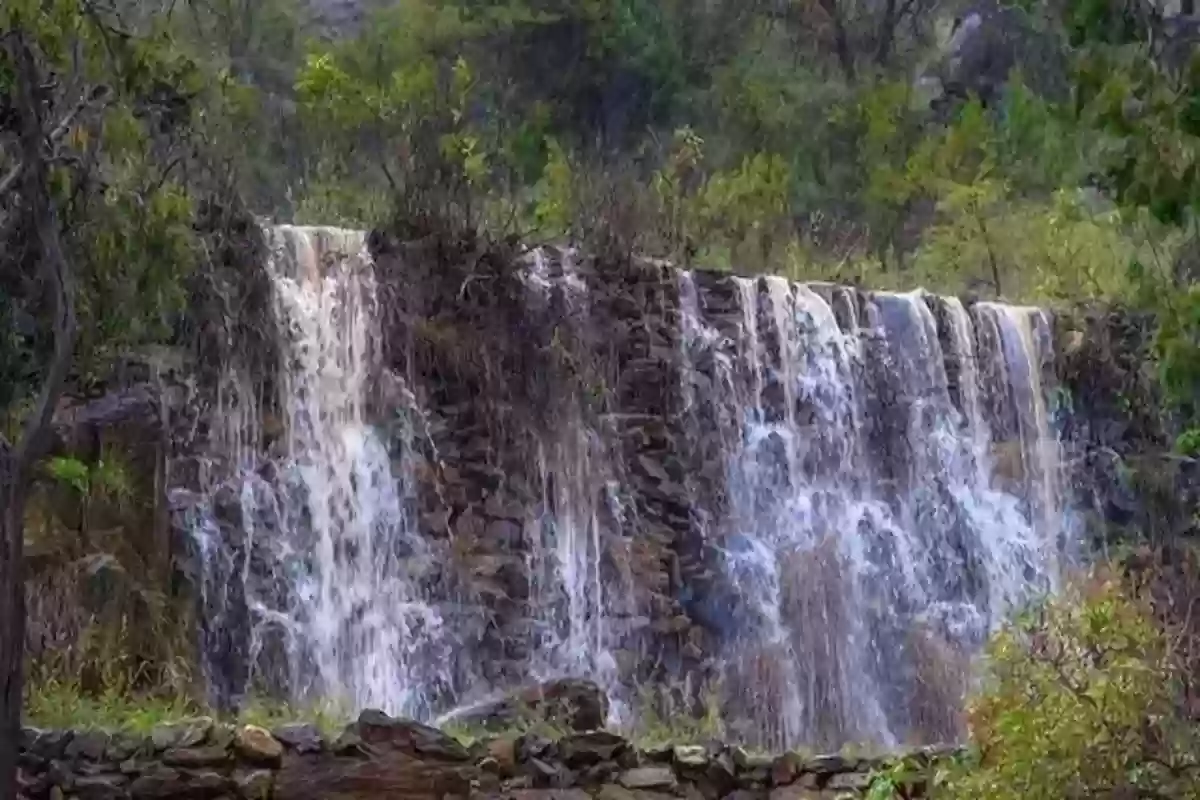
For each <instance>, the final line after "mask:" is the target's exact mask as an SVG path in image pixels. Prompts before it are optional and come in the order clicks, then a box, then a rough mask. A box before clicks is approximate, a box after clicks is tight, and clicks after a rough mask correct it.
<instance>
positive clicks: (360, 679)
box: [192, 226, 449, 716]
mask: <svg viewBox="0 0 1200 800" xmlns="http://www.w3.org/2000/svg"><path fill="white" fill-rule="evenodd" d="M267 233H268V244H269V245H270V247H271V257H270V259H269V262H268V265H267V272H268V275H269V277H270V280H271V283H272V289H273V295H274V312H275V320H274V322H275V326H276V331H277V335H278V342H277V345H278V348H279V355H280V359H281V361H280V370H279V376H280V377H279V387H278V389H279V392H278V407H279V409H280V416H281V417H282V418H281V419H279V420H278V423H277V425H278V428H279V430H278V434H277V437H276V439H275V441H274V443H273V444H272V445H271V449H270V451H269V452H263V450H262V448H261V447H260V442H259V438H260V435H261V434H260V432H259V431H258V429H257V427H256V426H257V424H258V418H259V416H260V415H261V413H262V409H261V407H260V406H259V404H257V403H253V402H248V400H249V398H248V392H247V391H246V390H245V388H244V387H245V386H247V385H248V381H246V380H245V378H244V376H241V377H239V376H237V375H236V374H235V375H233V376H231V378H230V379H229V380H227V381H226V383H227V384H228V387H231V388H227V387H226V386H223V387H222V391H221V393H220V394H219V397H221V398H224V397H225V396H226V395H233V396H235V397H237V398H238V400H239V401H240V402H239V403H237V404H236V405H234V407H235V408H236V410H237V413H236V414H232V413H230V411H231V409H229V408H227V407H226V406H227V405H231V404H229V403H227V402H225V401H224V400H222V402H221V404H220V405H219V406H218V407H217V409H216V410H215V412H216V413H215V415H214V417H215V419H216V420H217V421H218V422H219V423H223V424H221V425H220V427H219V428H218V431H219V435H218V436H216V437H214V445H215V447H216V450H217V451H218V452H223V453H226V454H234V460H233V464H232V466H233V467H234V468H233V469H232V470H230V469H226V471H225V473H224V475H222V476H221V480H222V481H223V483H222V484H221V485H220V486H212V485H211V481H210V489H212V490H213V491H212V492H211V494H212V497H213V505H214V506H219V505H220V503H221V502H223V501H222V500H221V498H222V497H224V498H225V500H224V502H225V503H226V504H227V505H228V503H229V501H230V500H231V499H232V496H234V495H236V498H237V505H238V508H237V510H236V513H234V514H233V515H232V516H235V517H236V526H235V527H236V528H237V529H238V530H237V531H236V535H237V536H236V538H235V539H233V540H231V537H229V536H222V535H221V528H220V525H218V524H217V522H216V520H217V519H218V518H219V517H220V516H221V514H220V513H219V512H218V513H210V514H201V515H200V519H199V520H198V521H197V522H196V523H194V524H193V526H192V529H193V531H194V535H195V536H196V538H197V540H198V541H199V543H200V548H199V549H200V551H201V558H202V562H203V563H204V564H205V568H206V569H208V570H210V571H212V572H213V574H212V575H211V576H210V577H211V578H213V579H214V580H209V581H205V582H204V583H205V585H218V586H220V587H222V591H225V589H224V587H233V588H234V590H235V591H236V592H237V593H238V594H239V595H242V597H241V598H239V599H240V600H241V603H240V605H242V606H243V608H242V609H241V614H242V615H243V616H245V617H247V618H248V619H246V620H245V627H246V628H248V630H242V631H240V635H242V636H244V637H245V638H246V639H247V641H248V642H249V646H248V650H249V652H248V653H246V654H245V656H246V657H245V659H244V660H245V662H246V663H247V665H248V669H258V670H260V671H264V670H265V671H278V672H281V673H283V674H282V675H267V676H263V677H264V678H265V679H267V680H268V682H270V681H274V682H275V683H277V684H282V685H283V686H284V687H285V688H286V690H287V692H288V693H289V694H290V695H291V696H292V697H293V698H296V699H301V700H313V701H321V702H334V703H336V704H338V705H344V706H348V707H351V708H363V707H376V708H383V709H386V710H389V711H393V712H397V713H407V714H414V715H422V716H423V715H426V714H427V713H428V712H429V706H430V698H431V696H432V695H433V694H434V692H435V691H437V690H438V689H439V688H440V686H441V685H442V684H444V683H445V680H444V675H445V673H446V670H447V667H446V666H445V665H446V664H447V663H448V662H447V661H446V660H445V659H447V658H448V655H449V650H448V647H449V644H448V643H447V641H446V640H445V635H446V632H445V631H444V630H443V629H442V621H441V618H440V616H439V614H438V612H437V611H436V609H435V608H434V607H433V606H431V605H430V604H428V603H427V602H425V600H424V598H423V596H422V592H421V581H422V576H423V574H424V572H425V571H426V569H427V568H428V561H429V557H428V553H427V548H426V546H425V543H424V542H423V540H422V539H421V538H420V537H419V536H418V535H417V532H416V526H415V523H414V520H413V513H412V500H413V498H412V497H411V492H412V490H413V489H412V487H413V486H414V481H413V480H412V476H411V475H410V474H407V470H409V469H410V468H411V459H410V458H407V457H406V455H407V454H406V453H405V452H404V450H405V448H406V446H407V445H408V443H407V442H401V443H400V445H399V449H400V452H398V453H395V454H393V453H391V452H389V448H388V446H387V444H386V443H385V442H384V440H383V439H382V438H381V435H380V433H379V432H378V431H377V429H376V428H375V427H374V426H373V425H372V424H371V423H370V422H369V421H368V419H367V413H366V404H367V396H368V390H369V388H370V385H371V381H372V380H373V378H374V377H375V375H376V367H377V355H378V348H377V337H378V331H377V329H376V328H375V311H376V309H375V286H374V275H373V272H372V263H371V259H370V256H369V254H368V253H367V251H366V249H365V240H364V236H363V234H361V233H359V232H355V231H346V230H340V229H334V228H303V227H294V226H281V227H278V228H274V229H271V230H269V231H268V232H267ZM393 456H395V457H393ZM225 516H226V517H228V516H230V513H229V512H228V511H227V512H226V513H225ZM227 527H228V526H227ZM241 537H244V539H242V538H241ZM225 561H231V562H236V564H233V563H231V564H230V565H228V566H225V567H224V568H221V567H220V565H221V564H222V563H223V562H225ZM229 600H230V598H224V599H223V602H219V603H215V604H214V605H215V606H216V607H219V608H220V609H221V610H222V615H224V614H227V613H229V609H231V608H234V609H236V608H237V606H238V605H239V603H231V602H230V601H229ZM219 619H220V618H218V619H215V620H210V622H212V623H216V624H217V625H219V624H220V621H219ZM213 627H215V626H213ZM216 635H218V636H219V635H221V634H220V633H219V632H218V633H217V634H216ZM264 648H265V649H266V650H272V651H274V652H273V657H272V658H265V657H264ZM281 661H282V662H284V663H273V662H281ZM264 663H266V664H267V665H268V666H265V667H264ZM272 663H273V666H271V665H272ZM224 671H225V673H228V672H229V670H228V668H226V669H225V670H224ZM241 677H242V683H243V685H241V686H227V687H225V689H226V691H231V692H232V693H233V694H239V693H242V692H245V691H248V690H249V689H250V688H251V687H250V684H251V682H252V681H253V680H254V677H255V676H253V675H251V674H248V673H246V674H243V675H242V676H241Z"/></svg>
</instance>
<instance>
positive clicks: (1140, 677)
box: [936, 574, 1200, 800]
mask: <svg viewBox="0 0 1200 800" xmlns="http://www.w3.org/2000/svg"><path fill="white" fill-rule="evenodd" d="M985 667H986V671H987V672H986V676H985V682H984V685H983V688H982V690H981V691H980V693H979V694H978V695H977V696H976V697H975V698H974V700H973V702H972V706H971V711H970V724H971V737H972V741H973V743H974V746H975V756H974V757H973V758H972V759H970V760H968V762H967V763H965V764H963V765H960V766H957V767H954V768H953V769H950V771H949V772H948V773H947V774H946V775H945V776H944V777H945V780H944V782H943V785H942V786H941V788H940V789H939V791H938V793H937V795H936V796H938V797H947V798H972V799H973V800H988V798H997V799H999V798H1009V797H1013V796H1019V797H1024V798H1030V799H1031V800H1037V799H1038V798H1046V800H1050V799H1051V798H1054V799H1055V800H1057V798H1062V797H1092V796H1102V795H1103V796H1108V795H1111V794H1113V793H1122V792H1125V793H1129V794H1130V796H1155V797H1177V798H1189V797H1198V796H1200V781H1197V780H1196V778H1197V775H1198V774H1200V773H1197V770H1198V769H1200V763H1198V762H1197V761H1196V759H1195V755H1194V753H1195V752H1196V751H1195V745H1196V738H1195V737H1196V733H1197V732H1196V730H1195V729H1194V727H1193V725H1192V723H1191V722H1190V721H1189V720H1187V719H1186V718H1185V717H1184V716H1183V715H1182V714H1181V712H1180V711H1179V705H1178V703H1177V701H1178V699H1179V698H1177V697H1176V696H1175V690H1176V689H1177V687H1178V686H1179V683H1178V679H1179V678H1180V677H1181V676H1180V674H1179V671H1178V666H1177V662H1176V661H1175V660H1174V656H1173V653H1172V650H1171V646H1170V642H1169V641H1168V640H1167V639H1166V637H1165V636H1164V634H1163V632H1162V631H1161V629H1159V628H1158V627H1157V626H1156V625H1155V623H1154V621H1153V620H1152V618H1151V617H1150V616H1149V614H1148V613H1147V612H1146V611H1145V610H1144V609H1143V608H1142V607H1141V605H1140V604H1139V603H1138V602H1136V601H1134V600H1131V599H1129V598H1128V597H1127V596H1126V595H1125V594H1124V593H1123V590H1122V587H1121V586H1120V585H1119V583H1118V581H1117V580H1116V579H1113V578H1109V577H1107V576H1104V575H1099V574H1097V575H1096V576H1093V577H1092V578H1091V579H1089V580H1087V581H1085V582H1081V583H1077V584H1074V585H1072V586H1070V587H1068V588H1067V590H1066V591H1065V592H1064V594H1063V595H1062V597H1060V598H1058V599H1055V600H1053V601H1050V602H1049V603H1046V604H1044V605H1042V606H1040V607H1037V608H1035V609H1033V610H1031V611H1030V612H1028V613H1026V614H1024V615H1022V616H1020V617H1019V618H1018V619H1017V620H1016V621H1014V622H1013V623H1012V624H1010V625H1009V626H1008V627H1007V628H1006V629H1005V630H1004V631H1002V632H1001V633H999V634H998V635H997V636H996V637H995V638H994V639H993V641H992V642H991V643H990V645H989V647H988V653H987V661H986V664H985Z"/></svg>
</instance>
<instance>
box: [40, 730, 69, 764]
mask: <svg viewBox="0 0 1200 800" xmlns="http://www.w3.org/2000/svg"><path fill="white" fill-rule="evenodd" d="M30 730H33V729H30ZM73 738H75V734H74V733H72V732H71V731H38V732H37V733H36V734H35V736H34V741H33V751H34V752H35V753H36V754H37V755H39V756H41V757H42V758H45V759H53V758H62V757H63V756H64V755H65V754H66V752H67V745H68V744H70V743H71V740H72V739H73Z"/></svg>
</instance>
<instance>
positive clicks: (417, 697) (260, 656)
mask: <svg viewBox="0 0 1200 800" xmlns="http://www.w3.org/2000/svg"><path fill="white" fill-rule="evenodd" d="M265 234H266V239H267V243H268V245H269V251H270V257H269V259H268V260H267V263H266V264H265V265H264V274H265V278H266V280H267V282H268V283H269V285H270V289H271V303H272V305H271V316H270V319H266V320H262V321H261V323H262V324H263V325H265V326H266V328H267V329H268V330H269V331H270V332H272V334H273V336H271V337H270V338H271V348H272V350H273V352H272V356H273V358H274V359H275V360H276V363H277V364H278V369H277V370H276V373H277V374H275V375H273V377H272V379H271V380H270V381H264V380H262V379H260V378H261V376H257V375H254V374H252V371H251V370H249V369H248V368H247V367H246V366H245V365H244V364H240V363H230V364H226V365H224V367H225V369H224V371H223V373H222V374H221V376H220V379H219V380H217V381H216V382H215V385H213V386H212V387H210V390H209V394H208V395H207V396H208V398H209V406H208V408H207V411H208V413H207V415H206V417H205V419H206V423H205V424H204V426H203V430H202V431H201V433H202V434H203V435H202V436H200V437H199V438H201V439H203V440H204V442H205V445H204V448H203V452H202V453H201V454H200V456H199V457H198V458H197V459H196V460H197V463H198V465H199V469H198V470H197V474H196V477H195V480H194V481H193V483H194V484H195V487H196V491H195V492H193V493H192V494H194V495H195V497H194V498H193V501H191V502H189V504H187V506H186V508H187V513H186V522H185V526H186V529H187V532H188V533H189V534H190V541H191V543H192V548H193V551H194V552H193V555H194V556H195V558H194V563H195V568H196V575H195V576H194V577H195V584H196V586H197V590H198V591H197V594H198V597H197V601H198V603H199V605H200V609H201V614H200V617H201V622H200V649H201V651H202V654H203V657H204V660H203V665H204V669H205V676H206V678H207V680H208V684H209V687H210V689H211V690H212V693H213V695H214V699H215V700H217V701H218V702H220V703H237V702H238V701H239V699H240V698H243V697H245V696H247V695H251V694H256V693H259V692H264V691H265V692H269V693H274V694H279V695H283V696H284V697H286V698H287V699H289V700H291V701H293V702H302V703H309V702H319V703H325V702H333V703H336V704H339V705H340V706H343V707H345V708H347V709H349V710H357V709H361V708H364V707H378V708H382V709H384V710H386V711H389V712H391V713H396V714H404V715H408V716H412V717H416V718H419V719H424V720H430V719H437V718H440V717H444V716H445V715H446V714H447V713H449V714H450V715H451V716H453V711H452V709H453V708H455V707H472V708H474V707H477V706H480V704H483V703H486V702H487V700H488V698H491V697H494V696H496V695H497V694H499V693H502V692H504V691H506V690H509V689H511V688H512V684H514V683H523V682H526V681H529V680H536V679H549V678H556V677H560V676H573V677H587V678H590V679H592V680H595V681H596V682H598V683H599V684H601V685H602V686H603V687H604V688H605V689H606V690H607V691H609V693H610V696H611V697H612V699H613V701H614V703H613V708H614V719H613V720H612V721H613V722H625V721H629V719H630V715H632V714H636V709H634V708H632V707H631V706H630V705H629V701H630V700H632V699H634V692H635V690H637V689H639V688H641V687H639V686H638V684H639V682H642V681H663V682H664V683H667V682H669V683H671V687H672V688H671V689H670V691H673V692H676V690H678V691H677V692H676V694H678V693H684V694H690V693H699V692H700V691H701V690H700V689H699V688H697V687H699V686H700V685H701V684H704V685H705V687H706V688H705V689H704V690H703V691H706V692H707V691H709V689H710V688H711V689H712V691H713V692H715V693H717V694H719V696H720V701H721V707H722V713H723V717H724V722H725V724H726V727H727V729H728V730H729V735H730V736H731V737H732V738H735V739H737V740H739V741H741V742H744V743H747V744H751V745H757V746H762V747H767V748H771V749H779V748H784V747H795V746H819V747H838V746H840V745H842V744H844V743H847V742H864V743H865V742H872V743H875V744H878V745H881V746H891V745H895V744H898V743H900V742H907V741H911V740H913V739H916V738H924V739H954V738H957V737H959V736H961V734H962V721H961V719H959V718H958V716H957V710H958V709H960V708H961V700H962V697H961V693H962V692H963V691H964V689H965V685H966V674H965V671H964V665H965V663H966V660H967V659H969V657H970V656H971V655H973V654H975V653H977V652H978V650H979V648H980V646H981V645H982V643H983V642H984V641H985V640H986V638H987V637H988V635H989V634H990V633H991V632H993V631H994V630H995V629H996V627H997V626H998V625H1000V624H1001V623H1002V622H1003V621H1004V619H1005V618H1006V617H1007V615H1008V614H1009V613H1010V612H1011V611H1012V609H1013V608H1014V607H1016V606H1019V605H1021V604H1023V603H1025V602H1026V601H1028V600H1030V599H1032V598H1035V597H1037V596H1038V595H1039V594H1041V593H1044V592H1047V591H1054V590H1055V589H1056V588H1057V585H1058V581H1059V578H1060V575H1061V572H1062V569H1063V567H1064V562H1065V560H1066V559H1067V555H1066V554H1067V553H1069V552H1070V549H1071V548H1070V545H1071V542H1072V531H1071V530H1070V529H1069V527H1068V525H1067V522H1066V520H1067V515H1066V514H1065V510H1064V494H1065V481H1064V478H1063V474H1062V472H1063V468H1062V465H1061V464H1060V454H1059V449H1058V442H1057V440H1056V438H1055V435H1054V432H1053V430H1052V424H1053V422H1054V420H1053V419H1052V416H1051V414H1050V413H1049V409H1048V407H1047V397H1048V396H1049V395H1051V394H1052V393H1053V391H1054V389H1055V386H1054V369H1053V355H1054V354H1053V349H1052V346H1051V344H1050V341H1049V335H1050V328H1051V319H1050V317H1049V315H1048V314H1046V313H1045V312H1043V311H1041V310H1038V309H1034V308H1027V307H1020V306H1009V305H1004V304H1000V303H975V304H972V305H970V306H969V307H968V306H966V305H964V304H963V303H962V302H961V301H959V300H956V299H954V298H941V297H936V296H933V295H930V294H927V293H925V292H922V291H915V292H907V293H892V292H874V293H864V292H860V291H858V290H854V289H848V288H845V287H839V286H834V285H830V284H817V283H813V284H798V283H793V282H790V281H788V280H785V279H783V278H779V277H763V278H755V279H751V278H741V277H734V276H729V275H719V274H715V273H699V272H698V273H690V272H680V271H677V270H673V269H672V268H669V267H665V266H655V267H654V268H653V271H644V272H641V273H637V272H628V273H624V274H615V275H598V274H596V273H595V272H588V271H587V270H586V269H585V268H584V267H583V266H580V265H578V264H576V263H575V261H574V254H573V253H571V252H569V251H563V252H560V251H554V252H552V253H551V254H550V255H547V253H546V252H544V251H541V250H536V251H533V252H531V253H530V254H529V255H528V256H527V257H526V258H524V259H522V260H521V261H520V262H519V263H518V264H517V265H516V269H515V270H509V271H507V272H500V273H487V274H484V273H472V274H471V275H470V276H469V278H468V279H467V283H463V284H462V286H461V287H459V286H458V283H459V281H458V279H457V278H455V279H454V280H452V281H448V282H447V283H448V284H449V283H454V285H455V288H454V289H453V291H454V293H455V294H454V297H456V298H457V299H456V300H453V301H451V302H449V303H447V298H448V297H449V295H448V294H447V295H444V296H443V295H439V296H438V298H437V300H436V304H437V306H438V308H439V309H440V310H441V313H442V316H441V317H440V318H438V319H437V325H439V326H441V327H439V328H438V329H437V330H436V331H434V334H436V336H439V337H442V338H441V339H438V341H439V342H441V341H445V340H447V339H449V340H452V342H453V343H454V344H455V345H456V346H459V348H460V349H459V350H455V351H453V353H454V354H458V353H461V352H462V350H467V351H468V352H467V356H468V359H467V360H468V361H469V363H468V364H466V367H467V369H466V372H465V377H464V375H462V374H459V373H457V372H456V370H458V369H459V368H460V366H459V365H458V364H452V365H449V366H448V367H447V368H446V369H444V370H442V369H441V365H440V364H439V363H437V362H436V359H435V361H434V362H433V367H432V370H433V373H434V374H424V373H423V370H425V371H428V370H429V369H430V367H429V365H430V363H431V362H430V360H429V358H428V356H426V360H425V361H423V362H422V361H420V360H418V359H415V358H413V359H412V360H405V359H406V358H407V356H404V355H403V354H401V355H397V352H396V351H397V350H401V349H403V348H413V347H415V345H414V344H413V342H412V340H413V339H414V338H415V337H414V335H413V332H412V331H411V330H407V332H405V335H404V337H401V339H400V340H399V342H393V341H388V342H387V344H389V345H391V346H392V347H391V348H390V351H387V352H385V348H384V347H383V346H382V345H383V344H384V337H385V336H388V335H395V332H396V330H398V329H397V328H396V327H394V320H395V319H397V318H401V317H404V316H405V314H408V315H410V316H413V317H417V316H420V314H421V313H425V312H424V311H422V310H421V307H417V308H418V310H417V312H413V310H412V309H407V308H406V309H392V308H390V307H389V309H388V311H389V312H392V311H396V312H397V313H390V314H389V315H388V316H386V317H385V316H382V315H381V313H380V312H381V310H382V309H381V308H380V306H381V301H380V299H379V298H380V297H381V296H387V295H381V293H380V292H381V287H379V286H377V285H376V282H377V280H379V281H383V280H385V278H384V277H380V276H387V275H395V274H396V273H392V272H386V271H384V267H385V266H386V264H385V263H384V262H383V261H382V258H383V257H382V256H381V262H380V265H376V264H375V263H374V259H373V257H372V254H371V253H370V252H369V251H368V249H367V247H366V242H365V236H364V235H363V234H362V233H361V232H357V231H347V230H341V229H336V228H314V227H297V226H277V227H273V228H269V229H267V230H266V232H265ZM377 266H378V268H379V270H380V272H379V276H377V274H376V269H377ZM394 279H395V278H394V277H388V278H386V280H394ZM406 279H407V278H406ZM414 280H416V279H414ZM506 281H507V283H506ZM663 286H666V287H668V288H667V289H665V290H664V289H663V288H662V287H663ZM481 287H487V288H481ZM383 288H397V287H390V286H385V287H383ZM410 288H411V289H412V290H413V291H414V292H417V291H419V290H422V289H428V288H434V289H437V290H438V291H445V287H441V288H440V289H439V288H438V287H427V286H417V285H414V286H412V287H408V286H405V287H403V289H404V292H407V291H408V290H409V289H410ZM468 288H469V289H470V291H472V292H477V293H478V294H477V295H476V299H475V300H471V299H466V300H464V297H466V295H465V294H464V292H466V291H467V289H468ZM496 298H498V299H496ZM395 302H396V295H394V294H393V295H391V300H390V301H389V303H395ZM455 302H457V303H460V304H462V305H461V306H455V305H454V303H455ZM472 303H480V304H481V305H480V306H478V307H477V306H474V305H471V304H472ZM447 305H449V306H450V307H451V312H447V311H446V306H447ZM484 305H486V306H487V309H488V311H489V313H492V312H495V311H496V309H497V308H498V309H500V311H502V312H503V314H498V315H496V316H493V317H486V315H485V314H484V313H483V310H481V309H482V308H483V306H484ZM459 311H462V314H461V316H456V314H457V313H458V312H459ZM505 315H507V316H505ZM447 320H449V321H450V322H449V323H447ZM464 320H470V321H472V322H474V321H478V320H485V321H487V322H489V324H492V325H493V327H492V328H488V329H486V330H487V331H488V333H487V334H486V335H485V336H483V337H481V338H476V339H467V337H465V336H459V335H458V334H457V332H456V331H455V330H453V329H451V326H453V325H465V324H467V323H466V322H464ZM496 320H500V322H499V324H498V325H497V323H496ZM513 320H519V322H514V321H513ZM513 325H516V326H518V327H519V330H513V331H512V338H513V340H514V342H516V346H510V345H512V344H513V343H511V342H510V343H506V342H499V341H496V342H493V341H491V340H490V339H491V338H492V337H493V336H501V335H507V332H506V331H503V332H502V331H501V329H502V328H504V327H506V326H509V327H511V326H513ZM389 326H392V327H389ZM405 337H408V338H405ZM463 342H468V343H469V344H467V345H466V346H465V347H464V346H463V344H462V343H463ZM401 344H403V347H401V346H400V345H401ZM232 345H236V343H231V347H229V348H227V349H228V350H230V351H231V352H233V351H236V350H237V347H236V346H232ZM431 346H432V345H431ZM493 348H495V349H494V350H493ZM404 352H408V351H407V350H405V351H404ZM431 352H434V353H435V354H438V353H440V352H442V351H437V350H432V351H431ZM455 357H457V356H455ZM451 360H452V359H451ZM235 362H236V359H235ZM248 363H249V362H248ZM422 364H423V365H424V366H422ZM529 364H534V365H537V368H536V369H534V370H532V371H531V372H530V373H529V374H517V373H516V371H515V370H514V369H512V368H511V367H512V366H513V365H529ZM400 375H405V376H407V378H404V379H402V378H401V377H399V376H400ZM264 387H265V388H264ZM484 400H486V401H488V402H483V401H484ZM522 404H524V405H523V406H522ZM517 406H522V407H520V408H518V407H517ZM443 455H445V459H446V463H443ZM679 687H686V688H685V689H680V688H679ZM713 687H715V688H713ZM675 698H676V695H672V696H671V697H670V698H668V700H669V702H667V705H670V706H674V707H677V706H678V703H677V701H676V699H675ZM694 700H695V695H694V694H692V695H691V697H690V699H688V700H686V702H692V701H694Z"/></svg>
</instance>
